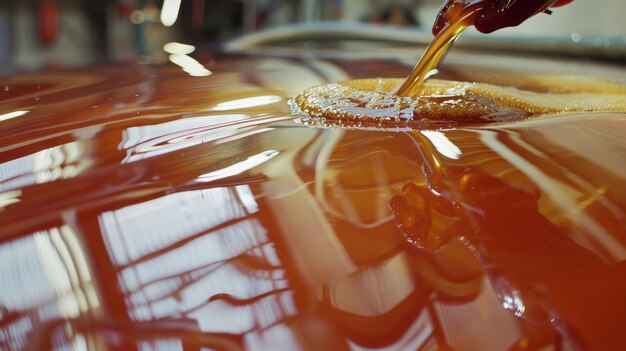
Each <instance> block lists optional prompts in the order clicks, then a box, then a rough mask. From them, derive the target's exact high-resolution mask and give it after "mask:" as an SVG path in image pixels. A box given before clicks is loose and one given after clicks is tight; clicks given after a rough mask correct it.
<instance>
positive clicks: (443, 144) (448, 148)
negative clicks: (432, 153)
mask: <svg viewBox="0 0 626 351" xmlns="http://www.w3.org/2000/svg"><path fill="white" fill-rule="evenodd" d="M421 133H422V134H423V135H424V136H425V137H426V138H428V140H430V142H431V143H433V145H434V146H435V148H436V149H437V151H439V153H441V154H442V155H444V156H446V157H448V158H451V159H454V160H458V159H459V158H460V157H461V156H463V153H462V152H461V149H459V147H458V146H456V145H454V143H452V141H450V139H448V137H446V135H445V134H443V133H442V132H433V131H422V132H421Z"/></svg>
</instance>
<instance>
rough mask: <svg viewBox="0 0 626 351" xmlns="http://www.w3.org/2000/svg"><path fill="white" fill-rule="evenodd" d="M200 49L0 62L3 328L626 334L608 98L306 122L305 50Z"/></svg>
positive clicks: (207, 339)
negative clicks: (459, 119) (300, 53)
mask: <svg viewBox="0 0 626 351" xmlns="http://www.w3.org/2000/svg"><path fill="white" fill-rule="evenodd" d="M334 64H335V65H336V66H337V67H338V68H339V69H343V70H345V71H348V70H349V69H352V71H351V72H353V73H352V76H353V77H354V78H363V77H371V76H375V75H380V74H381V73H382V74H388V75H396V74H397V72H399V71H401V70H403V69H404V68H405V67H404V66H403V65H400V64H397V63H382V62H377V63H375V64H372V65H367V64H365V65H362V66H359V67H360V70H359V71H354V64H353V63H351V62H348V63H342V62H335V63H334ZM242 67H245V68H246V70H242ZM209 68H210V69H211V70H212V71H213V72H214V74H213V75H212V76H210V77H191V76H188V75H187V74H186V73H184V72H182V71H181V70H180V69H179V68H177V67H173V66H166V67H148V66H135V67H133V66H124V67H92V68H88V69H85V70H77V71H66V72H62V73H42V74H32V75H24V76H18V77H11V78H5V79H3V82H2V85H0V99H1V100H2V109H3V110H2V111H0V113H1V114H2V115H3V116H7V115H5V113H9V112H13V111H26V113H25V114H23V115H22V116H19V117H13V118H10V119H5V120H3V121H1V122H0V206H1V210H0V349H2V350H49V349H53V350H56V349H77V350H84V349H88V350H154V349H174V350H194V351H197V350H203V349H218V350H242V349H246V350H259V349H264V350H286V349H303V350H354V349H411V350H414V349H419V350H437V349H444V350H445V349H448V350H449V349H458V350H488V349H493V350H503V349H514V350H515V349H519V350H529V349H530V350H534V349H547V348H554V349H557V350H558V349H598V350H609V349H621V348H623V346H624V345H626V335H625V334H624V333H623V326H624V323H625V321H626V320H625V317H624V316H626V298H624V296H626V279H624V275H625V274H626V265H625V264H624V262H625V259H626V239H625V238H626V223H625V222H624V214H625V213H626V189H625V188H624V186H623V184H624V181H626V179H625V178H624V175H625V174H626V168H625V167H626V162H623V155H624V153H625V151H626V141H625V140H624V138H623V135H624V133H626V127H625V124H624V123H623V122H624V118H625V117H626V115H625V114H624V113H623V112H610V113H608V112H607V113H603V114H597V113H578V114H570V115H562V116H558V117H555V118H538V119H535V120H532V121H525V122H520V123H517V124H510V125H506V126H499V127H497V128H467V129H464V128H448V129H445V130H441V131H432V130H431V131H418V130H413V131H410V130H403V131H389V130H384V129H375V130H358V129H338V128H310V127H308V126H304V125H302V124H298V123H295V122H293V121H292V120H293V116H292V115H290V113H289V108H288V106H287V104H286V100H287V99H288V98H289V97H291V96H293V95H294V94H297V92H298V91H299V90H301V89H302V87H301V85H297V84H301V83H302V81H303V79H298V80H294V79H293V77H294V76H295V73H303V74H301V75H299V76H302V77H310V78H309V79H311V80H310V81H307V82H306V83H307V84H308V85H314V84H318V83H319V82H316V81H314V79H315V77H316V76H311V75H308V76H307V75H305V74H304V73H306V72H310V67H309V66H308V63H307V62H293V61H287V60H275V61H268V60H265V59H242V60H235V61H231V62H226V63H217V64H215V65H212V66H210V67H209ZM248 69H250V70H248ZM493 70H494V68H492V67H489V71H490V72H493ZM251 72H252V73H251ZM294 72H295V73H294ZM444 73H446V72H444ZM496 73H498V74H499V76H501V77H502V76H506V72H496ZM447 74H448V75H452V73H450V72H447ZM451 78H453V79H454V78H457V79H459V80H460V78H462V77H455V76H452V77H451ZM329 80H331V81H334V80H337V77H329ZM278 82H282V83H284V84H282V85H281V86H283V89H285V90H284V91H278V90H277V89H276V88H275V87H276V86H277V83H278ZM3 88H4V89H3Z"/></svg>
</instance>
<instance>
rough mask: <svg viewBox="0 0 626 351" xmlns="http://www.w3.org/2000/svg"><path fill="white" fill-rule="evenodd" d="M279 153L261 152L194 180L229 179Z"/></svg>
mask: <svg viewBox="0 0 626 351" xmlns="http://www.w3.org/2000/svg"><path fill="white" fill-rule="evenodd" d="M278 154H279V152H278V151H276V150H267V151H263V152H261V153H259V154H256V155H253V156H250V157H248V158H247V159H246V160H244V161H241V162H237V163H235V164H234V165H232V166H228V167H226V168H222V169H220V170H217V171H214V172H209V173H206V174H203V175H201V176H200V177H198V178H197V179H196V181H198V182H212V181H214V180H217V179H222V178H226V177H231V176H234V175H237V174H240V173H243V172H245V171H247V170H249V169H252V168H254V167H256V166H258V165H260V164H262V163H264V162H267V161H268V160H270V159H271V158H273V157H274V156H276V155H278Z"/></svg>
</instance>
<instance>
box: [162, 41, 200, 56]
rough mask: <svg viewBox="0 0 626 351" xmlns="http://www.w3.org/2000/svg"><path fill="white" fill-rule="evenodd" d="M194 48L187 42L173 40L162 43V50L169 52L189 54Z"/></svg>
mask: <svg viewBox="0 0 626 351" xmlns="http://www.w3.org/2000/svg"><path fill="white" fill-rule="evenodd" d="M195 50H196V47H195V46H193V45H188V44H181V43H177V42H175V41H172V42H169V43H166V44H165V45H163V51H165V52H167V53H170V54H179V55H189V54H191V53H192V52H194V51H195Z"/></svg>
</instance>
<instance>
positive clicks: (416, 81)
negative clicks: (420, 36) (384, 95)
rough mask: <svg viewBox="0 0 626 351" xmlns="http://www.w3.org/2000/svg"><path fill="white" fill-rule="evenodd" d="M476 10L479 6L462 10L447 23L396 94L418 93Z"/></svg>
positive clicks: (410, 94)
mask: <svg viewBox="0 0 626 351" xmlns="http://www.w3.org/2000/svg"><path fill="white" fill-rule="evenodd" d="M478 10H480V7H473V8H471V9H464V10H462V11H461V12H460V13H459V16H458V17H456V18H454V19H453V21H451V22H450V23H448V25H446V26H445V27H444V28H443V30H442V31H440V32H439V33H438V34H437V36H435V39H433V41H432V42H431V43H430V45H429V46H428V48H426V51H425V52H424V54H423V55H422V57H421V58H420V60H419V61H418V62H417V65H415V68H413V71H412V72H411V74H409V76H408V77H407V79H406V80H405V81H404V83H403V84H402V86H400V88H399V89H398V91H397V92H396V94H397V95H399V96H417V95H419V92H420V87H421V85H422V83H423V82H424V81H425V80H426V78H428V77H429V75H430V72H432V70H433V69H435V68H437V67H438V66H439V64H440V63H441V62H442V61H443V59H444V57H445V56H446V53H447V52H448V50H450V48H451V47H452V45H453V44H454V42H455V40H456V39H457V38H458V37H459V36H460V35H461V33H463V31H465V29H467V27H469V26H470V24H471V23H472V22H473V18H474V16H475V15H476V12H477V11H478Z"/></svg>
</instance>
